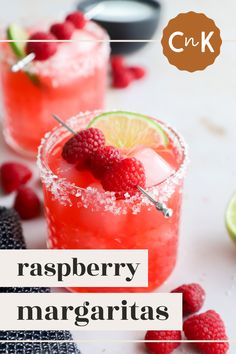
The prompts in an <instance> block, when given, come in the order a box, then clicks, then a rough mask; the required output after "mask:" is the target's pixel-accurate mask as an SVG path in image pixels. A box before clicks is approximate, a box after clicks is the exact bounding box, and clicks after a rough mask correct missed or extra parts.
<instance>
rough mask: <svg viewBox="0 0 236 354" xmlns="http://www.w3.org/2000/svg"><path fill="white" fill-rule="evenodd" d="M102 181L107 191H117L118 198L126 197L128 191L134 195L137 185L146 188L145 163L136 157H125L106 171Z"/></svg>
mask: <svg viewBox="0 0 236 354" xmlns="http://www.w3.org/2000/svg"><path fill="white" fill-rule="evenodd" d="M101 183H102V186H103V188H104V190H105V191H110V192H116V197H117V198H124V195H125V194H126V193H129V194H130V195H134V194H135V193H136V192H137V186H140V187H142V188H145V183H146V177H145V171H144V167H143V164H142V163H141V162H140V161H139V160H137V159H136V158H135V157H132V158H126V159H123V160H121V161H120V162H118V163H116V164H115V165H114V166H113V167H112V168H110V169H109V170H108V171H107V172H106V173H105V175H104V176H103V178H102V180H101Z"/></svg>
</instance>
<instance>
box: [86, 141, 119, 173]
mask: <svg viewBox="0 0 236 354" xmlns="http://www.w3.org/2000/svg"><path fill="white" fill-rule="evenodd" d="M121 159H122V156H121V153H120V151H119V150H118V149H117V148H115V147H113V146H105V147H103V148H101V149H99V150H98V151H97V152H96V153H95V154H93V155H92V156H91V159H90V169H91V171H92V173H93V175H94V176H95V177H96V178H98V179H100V178H101V177H102V176H103V175H104V174H105V172H107V171H108V170H109V169H110V168H111V167H112V166H113V165H114V164H116V163H117V162H119V161H120V160H121Z"/></svg>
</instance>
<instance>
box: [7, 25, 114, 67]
mask: <svg viewBox="0 0 236 354" xmlns="http://www.w3.org/2000/svg"><path fill="white" fill-rule="evenodd" d="M87 26H88V30H89V33H91V34H93V35H94V36H95V41H96V37H97V31H98V30H99V34H100V35H101V36H102V37H103V38H104V40H105V42H97V43H96V45H95V46H94V47H92V48H91V49H90V50H89V51H88V52H86V56H85V58H84V59H85V61H87V56H88V55H91V54H92V53H93V52H94V51H95V50H97V49H100V48H101V49H104V48H105V49H106V53H105V54H106V55H107V57H109V54H110V47H109V45H108V46H107V42H106V39H107V40H109V35H108V33H107V31H106V30H105V29H104V28H103V27H102V26H100V25H99V24H98V23H96V22H94V21H92V20H89V21H88V23H87ZM101 39H102V38H101ZM74 41H77V42H79V40H74ZM8 44H9V43H8ZM104 44H105V45H104ZM8 49H9V50H8ZM83 55H84V53H83V52H82V56H83ZM0 60H1V61H3V62H5V63H6V64H8V65H13V64H15V63H16V61H18V60H19V58H17V57H16V55H15V54H14V52H13V51H12V49H11V48H10V46H9V48H8V47H7V50H1V52H0ZM45 62H46V63H44V61H36V62H35V63H30V64H29V65H28V67H29V68H30V70H31V71H32V72H35V73H36V74H40V71H42V70H43V69H42V68H41V67H44V66H45V64H47V65H48V63H47V60H46V61H45ZM98 65H99V61H98V60H97V58H96V60H94V67H96V66H98Z"/></svg>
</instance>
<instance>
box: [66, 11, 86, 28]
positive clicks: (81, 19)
mask: <svg viewBox="0 0 236 354" xmlns="http://www.w3.org/2000/svg"><path fill="white" fill-rule="evenodd" d="M66 21H69V22H71V23H73V25H74V26H75V27H76V28H77V29H82V28H84V26H85V25H86V22H87V20H86V17H85V16H84V14H83V12H81V11H75V12H72V13H70V14H69V15H68V16H67V17H66Z"/></svg>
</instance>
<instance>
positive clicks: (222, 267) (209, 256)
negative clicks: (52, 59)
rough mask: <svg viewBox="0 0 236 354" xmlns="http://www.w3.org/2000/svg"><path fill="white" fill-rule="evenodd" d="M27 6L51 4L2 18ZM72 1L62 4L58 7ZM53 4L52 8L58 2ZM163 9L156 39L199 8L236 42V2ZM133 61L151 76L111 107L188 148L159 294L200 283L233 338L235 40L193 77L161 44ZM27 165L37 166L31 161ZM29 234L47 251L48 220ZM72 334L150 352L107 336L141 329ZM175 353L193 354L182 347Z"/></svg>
mask: <svg viewBox="0 0 236 354" xmlns="http://www.w3.org/2000/svg"><path fill="white" fill-rule="evenodd" d="M30 3H31V4H32V7H33V8H34V9H35V6H36V5H35V4H36V3H38V9H37V13H38V12H39V11H40V10H41V13H45V14H46V11H48V13H50V12H52V11H51V10H50V9H49V5H48V3H49V1H46V0H45V1H39V0H38V1H34V2H32V1H30V0H15V1H13V0H10V1H8V2H6V1H4V0H1V1H0V4H2V6H1V13H0V16H1V18H2V19H3V20H4V22H7V19H8V18H9V19H10V16H11V18H17V16H19V14H20V13H21V14H23V15H25V17H26V13H30V8H29V4H30ZM69 3H70V2H69V1H68V0H64V1H63V0H60V1H59V0H57V6H58V8H59V7H60V6H61V7H60V8H61V9H62V8H63V6H64V7H65V8H66V7H68V4H69ZM26 4H28V7H25V6H26ZM50 5H51V7H52V8H54V9H55V2H54V1H51V2H50ZM163 5H164V6H163V13H162V15H163V16H162V21H161V25H160V27H159V31H158V33H157V37H158V38H160V36H161V30H162V29H163V27H165V25H166V24H167V22H168V20H169V19H170V18H172V17H175V16H176V15H177V14H178V13H179V12H186V11H189V10H194V11H199V12H204V13H205V14H207V15H208V16H209V17H211V18H213V19H215V21H216V23H217V25H218V26H219V27H220V29H221V30H222V37H223V39H224V40H228V39H235V40H236V25H235V13H236V2H235V0H225V1H224V2H223V1H219V0H195V1H189V0H166V1H163ZM57 12H59V13H60V12H61V10H60V11H56V10H55V11H54V16H55V14H56V13H57ZM8 16H9V17H8ZM128 60H129V61H130V63H134V64H135V63H137V64H143V65H145V66H146V67H147V68H148V76H147V78H146V79H145V80H144V81H143V82H141V83H137V84H136V83H135V84H133V85H132V87H130V88H129V89H127V90H123V91H122V90H110V91H109V92H108V95H107V107H108V108H122V109H128V110H135V111H140V112H143V113H146V114H152V115H156V116H158V117H159V118H161V119H163V120H166V121H168V122H170V123H171V124H173V125H174V126H175V127H177V129H178V130H179V131H181V132H182V134H183V135H184V137H185V138H186V140H187V142H188V144H189V147H190V157H191V164H190V167H189V171H188V177H187V179H186V186H185V196H184V204H183V205H184V206H183V217H182V227H181V237H180V247H179V257H178V263H177V266H176V268H175V271H174V273H173V274H172V276H171V277H170V278H169V279H168V281H167V282H166V283H165V284H164V285H163V286H162V287H161V288H160V289H159V291H163V292H164V291H169V290H171V289H173V288H174V287H176V286H178V285H180V284H182V283H187V282H200V283H201V284H202V285H203V287H204V288H205V290H206V293H207V298H206V303H205V305H204V310H207V309H211V308H212V309H215V310H217V311H218V312H219V313H220V314H221V315H222V317H223V318H224V320H225V323H226V326H227V331H228V335H229V337H230V338H231V339H234V340H236V326H235V318H236V306H235V295H236V247H235V246H234V245H233V244H232V243H231V241H230V240H229V238H228V235H227V232H226V230H225V227H224V211H225V207H226V204H227V202H228V200H229V198H230V196H231V195H232V193H233V192H234V191H235V190H236V163H235V161H236V158H235V156H236V112H235V111H236V107H235V106H236V104H235V102H236V100H235V97H236V41H235V42H228V41H224V42H223V46H222V53H221V55H220V57H219V58H218V59H217V61H216V63H215V64H214V66H212V67H209V68H208V69H207V70H205V71H203V72H197V73H195V74H190V73H185V72H182V71H178V70H177V69H176V68H175V67H172V66H170V65H169V63H168V62H167V60H166V58H165V57H163V55H162V51H161V46H160V42H157V43H154V44H150V45H148V46H147V47H146V48H144V49H143V50H141V51H140V52H138V53H136V54H134V55H132V56H130V57H129V59H128ZM0 141H1V146H0V154H1V160H2V161H5V160H9V159H14V160H15V159H18V158H17V157H16V155H15V154H14V153H12V152H10V151H9V150H8V149H7V148H6V147H5V145H4V144H3V143H2V138H0ZM19 160H20V159H19ZM29 165H30V166H33V164H31V163H30V162H29ZM35 178H37V172H36V170H35ZM35 180H36V179H35ZM36 183H37V182H35V184H36ZM12 198H13V196H11V197H10V198H1V199H2V203H1V204H3V203H4V204H8V205H10V204H11V200H12ZM24 231H25V236H26V238H27V244H28V246H29V247H30V248H38V247H39V248H40V247H44V246H45V237H46V227H45V223H44V220H43V219H38V220H36V221H35V220H34V221H29V222H25V223H24ZM74 337H75V338H77V339H83V340H85V339H88V340H90V339H97V340H98V341H100V342H99V343H96V344H92V343H90V344H88V343H83V344H80V348H81V349H82V351H83V354H100V353H105V354H118V353H119V354H120V353H124V354H144V353H145V350H144V346H143V344H137V343H123V344H119V343H108V339H109V340H110V339H126V340H134V339H143V337H144V333H143V332H117V333H112V335H111V334H109V335H108V333H106V332H100V333H92V332H91V333H77V334H75V336H74ZM235 351H236V345H234V346H233V345H231V350H230V353H231V354H233V353H235ZM175 353H177V354H178V353H187V354H192V353H194V351H193V350H192V349H190V347H188V346H183V347H181V349H178V350H176V352H175Z"/></svg>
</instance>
